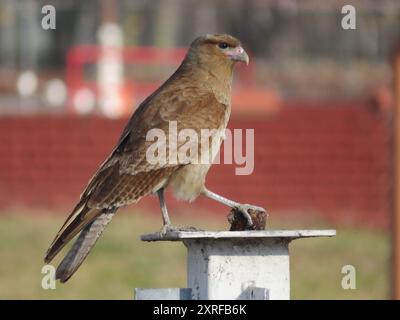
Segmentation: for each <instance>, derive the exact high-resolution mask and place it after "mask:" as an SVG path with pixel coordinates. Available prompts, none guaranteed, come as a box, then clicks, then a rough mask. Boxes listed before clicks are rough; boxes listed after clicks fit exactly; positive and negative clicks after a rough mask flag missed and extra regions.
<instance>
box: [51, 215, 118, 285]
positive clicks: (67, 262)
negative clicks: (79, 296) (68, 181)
mask: <svg viewBox="0 0 400 320" xmlns="http://www.w3.org/2000/svg"><path fill="white" fill-rule="evenodd" d="M115 211H116V210H113V211H107V212H102V213H101V214H100V215H99V216H98V217H96V219H94V220H93V221H92V222H91V223H89V224H88V225H87V226H86V227H85V228H84V229H83V230H82V231H81V233H80V234H79V236H78V238H77V239H76V241H75V243H74V244H73V246H72V248H71V249H70V250H69V252H68V253H67V255H66V256H65V257H64V259H63V260H62V261H61V263H60V265H59V266H58V267H57V271H56V279H60V281H61V282H66V281H67V280H68V279H69V278H70V277H71V276H72V275H73V274H74V273H75V271H76V270H77V269H78V268H79V266H80V265H81V264H82V262H83V260H85V258H86V257H87V255H88V254H89V252H90V250H91V249H92V248H93V246H94V245H95V243H96V241H97V239H98V238H99V237H100V235H101V234H102V233H103V231H104V229H105V227H106V226H107V225H108V224H109V223H110V221H111V219H112V217H113V216H114V213H115Z"/></svg>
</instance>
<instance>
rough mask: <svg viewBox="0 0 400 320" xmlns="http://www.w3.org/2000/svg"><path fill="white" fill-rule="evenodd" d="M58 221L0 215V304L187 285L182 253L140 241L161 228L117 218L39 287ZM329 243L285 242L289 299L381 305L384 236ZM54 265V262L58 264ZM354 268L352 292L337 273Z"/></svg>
mask: <svg viewBox="0 0 400 320" xmlns="http://www.w3.org/2000/svg"><path fill="white" fill-rule="evenodd" d="M275 219H276V218H274V220H273V221H271V223H272V226H271V228H280V227H285V228H306V227H308V228H317V227H325V228H327V226H326V225H325V226H324V225H323V224H321V223H317V222H315V223H308V222H307V223H305V222H304V221H297V220H296V221H293V220H292V221H291V222H288V221H285V220H283V219H282V220H275ZM63 220H64V216H63V215H46V214H44V215H43V214H42V215H35V214H23V215H21V210H8V211H6V212H1V213H0V261H1V263H0V298H1V299H131V298H132V296H133V288H134V287H149V288H155V287H185V282H186V274H185V263H186V261H185V259H186V258H185V257H186V252H185V249H184V247H183V246H182V245H181V244H179V243H143V242H141V241H140V240H139V235H140V234H141V233H145V232H152V231H155V230H157V229H158V228H159V227H160V220H161V219H160V217H159V216H158V215H157V216H156V215H151V214H147V215H146V214H144V213H136V212H132V211H131V212H128V213H126V212H125V213H123V214H120V215H119V216H118V217H116V219H114V221H113V222H112V223H111V225H110V226H109V227H108V229H107V231H106V232H105V234H104V235H103V237H102V238H101V239H100V240H99V242H98V244H97V245H96V248H95V250H94V251H93V252H92V253H91V255H90V256H89V258H88V259H87V260H86V261H85V263H84V265H83V266H82V267H81V268H80V270H79V271H78V272H77V273H76V275H75V276H74V277H73V278H72V279H71V280H70V281H69V282H68V283H66V284H58V283H57V288H56V290H43V289H42V287H41V279H42V276H43V275H42V274H41V268H42V266H43V262H42V258H43V255H44V252H45V250H46V249H47V246H48V244H49V243H50V241H51V240H52V238H53V236H54V234H55V232H56V231H57V230H58V228H59V227H60V225H61V223H62V222H63ZM175 222H176V224H181V225H187V224H191V225H196V226H198V227H202V228H207V229H226V227H227V226H226V223H225V221H224V217H223V216H222V215H221V216H218V217H216V218H215V219H212V221H211V219H210V218H204V217H194V216H185V217H182V216H181V217H179V218H176V219H175ZM337 229H338V235H337V237H335V238H332V239H306V240H301V241H295V242H293V243H292V244H291V265H292V274H291V280H292V298H293V299H385V298H388V292H389V256H390V252H389V237H388V235H387V234H386V233H384V232H380V231H371V230H361V229H356V228H337ZM57 261H58V260H57ZM346 264H351V265H353V266H355V267H356V270H357V278H356V279H357V289H356V290H343V289H342V288H341V279H342V277H343V275H342V274H341V268H342V266H343V265H346Z"/></svg>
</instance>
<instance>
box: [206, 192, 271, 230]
mask: <svg viewBox="0 0 400 320" xmlns="http://www.w3.org/2000/svg"><path fill="white" fill-rule="evenodd" d="M201 194H202V195H204V196H206V197H207V198H210V199H213V200H215V201H218V202H220V203H222V204H224V205H226V206H228V207H231V208H232V209H237V210H239V211H240V212H241V213H242V214H243V216H244V217H245V218H246V220H247V224H248V226H249V227H251V226H252V225H253V220H252V219H251V216H250V214H249V212H248V210H249V209H252V210H257V211H264V212H265V209H264V208H261V207H257V206H253V205H250V204H242V203H238V202H235V201H232V200H229V199H227V198H225V197H223V196H221V195H219V194H216V193H215V192H212V191H210V190H208V189H207V188H206V187H204V188H203V190H202V191H201Z"/></svg>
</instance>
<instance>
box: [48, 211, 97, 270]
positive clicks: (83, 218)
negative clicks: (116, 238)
mask: <svg viewBox="0 0 400 320" xmlns="http://www.w3.org/2000/svg"><path fill="white" fill-rule="evenodd" d="M101 211H102V210H101V209H95V208H89V207H88V206H86V204H83V205H78V206H77V207H76V208H75V209H74V210H73V211H72V213H71V215H70V216H69V217H68V219H67V220H66V221H65V223H64V225H63V226H62V227H61V229H60V231H59V232H58V233H57V235H56V237H55V238H54V240H53V242H52V244H51V245H50V247H49V249H48V250H47V252H46V256H45V258H44V261H45V262H46V263H50V262H51V260H53V258H54V257H55V256H56V255H57V253H58V252H60V251H61V249H62V248H64V247H65V245H66V244H67V243H68V242H69V241H70V240H71V239H72V238H73V237H75V236H76V235H77V234H78V233H79V232H80V231H81V230H82V229H83V228H84V227H86V226H87V225H89V224H90V223H91V222H92V221H93V220H94V219H95V218H96V217H97V216H98V215H100V214H101Z"/></svg>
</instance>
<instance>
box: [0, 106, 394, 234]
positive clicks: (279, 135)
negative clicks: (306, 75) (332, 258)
mask: <svg viewBox="0 0 400 320" xmlns="http://www.w3.org/2000/svg"><path fill="white" fill-rule="evenodd" d="M126 121H127V120H126V119H121V120H109V119H105V118H99V117H86V118H78V117H73V116H71V117H67V118H64V117H62V118H61V117H60V118H57V117H51V116H37V117H34V118H31V117H30V118H20V117H8V118H6V117H3V118H1V119H0V137H1V140H2V141H1V144H2V145H3V146H6V147H4V148H2V149H1V151H0V152H1V156H0V168H1V169H0V205H1V206H9V205H14V204H17V205H18V204H21V203H23V204H26V205H29V206H33V207H34V206H36V207H45V206H63V207H64V206H71V207H72V205H73V204H74V203H75V201H76V200H77V199H78V197H79V194H80V192H81V191H82V190H83V189H84V186H85V185H86V183H87V181H88V180H89V178H90V176H91V175H92V174H93V173H94V171H95V170H96V168H97V166H98V165H99V164H100V163H101V162H102V161H103V160H104V158H105V157H106V156H107V154H108V152H109V151H110V150H111V148H112V147H113V145H114V144H115V143H116V141H117V139H118V136H119V134H120V132H121V130H122V128H123V127H124V125H125V123H126ZM229 127H230V128H243V129H245V128H254V129H255V170H254V172H253V174H252V175H249V176H235V170H234V165H222V164H221V165H215V166H213V168H212V173H211V174H210V175H208V184H209V186H210V187H211V188H213V189H215V190H218V192H220V193H221V194H224V195H226V196H228V197H231V198H234V199H237V200H238V201H243V202H244V201H245V202H248V203H255V204H258V205H262V206H265V207H266V208H268V209H270V210H271V211H272V210H275V211H291V212H296V211H297V212H299V210H300V212H313V213H316V214H320V215H323V216H324V217H326V218H328V219H331V220H335V221H350V222H353V223H355V224H356V225H366V224H367V225H371V226H380V227H383V226H387V222H388V217H389V214H388V213H389V209H390V203H391V202H390V195H391V193H390V192H391V191H390V190H391V189H390V188H391V160H390V153H391V151H390V147H391V146H390V144H391V141H390V139H389V137H390V134H389V132H390V131H389V130H390V121H389V116H388V115H387V114H386V113H382V112H379V111H377V110H374V109H372V108H369V105H368V104H365V103H362V102H359V103H340V104H339V103H336V104H330V105H329V104H326V103H324V105H316V104H314V105H312V104H311V105H310V104H308V105H301V104H299V103H298V102H296V104H295V106H293V105H288V104H287V105H286V106H284V107H283V108H282V110H281V112H279V113H277V114H275V115H274V116H270V115H268V114H264V115H260V114H253V115H252V114H248V115H247V117H246V116H244V115H242V116H241V117H240V118H239V117H235V107H233V118H232V120H231V122H230V126H229ZM22 142H23V143H22ZM149 199H150V200H145V201H144V203H145V204H148V203H150V202H151V201H152V200H151V198H149ZM154 203H155V202H154ZM170 205H171V206H172V207H177V206H182V205H184V206H186V204H182V203H181V202H179V203H178V202H176V201H173V200H172V199H171V200H170ZM190 206H192V207H205V208H206V207H209V208H211V207H210V206H212V208H215V204H213V203H210V201H208V200H206V199H204V200H203V199H201V200H199V201H196V204H194V205H193V204H192V205H190ZM171 210H173V208H171ZM155 212H156V213H157V214H158V209H157V210H156V211H155ZM220 212H221V213H224V214H226V208H223V207H222V206H221V209H220Z"/></svg>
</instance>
